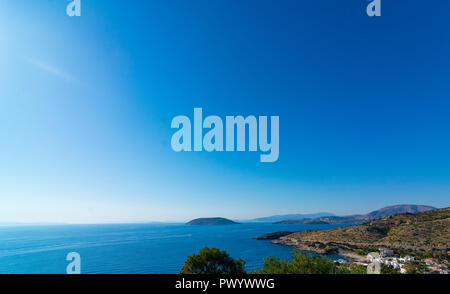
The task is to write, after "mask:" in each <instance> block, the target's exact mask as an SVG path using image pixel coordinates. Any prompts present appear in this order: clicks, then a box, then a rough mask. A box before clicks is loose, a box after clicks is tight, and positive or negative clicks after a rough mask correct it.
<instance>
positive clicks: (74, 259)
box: [66, 252, 81, 275]
mask: <svg viewBox="0 0 450 294" xmlns="http://www.w3.org/2000/svg"><path fill="white" fill-rule="evenodd" d="M66 260H67V261H70V263H69V264H68V265H67V267H66V273H67V274H68V275H79V274H81V256H80V254H79V253H78V252H70V253H69V254H67V256H66Z"/></svg>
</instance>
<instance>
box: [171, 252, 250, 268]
mask: <svg viewBox="0 0 450 294" xmlns="http://www.w3.org/2000/svg"><path fill="white" fill-rule="evenodd" d="M244 265H245V261H244V260H242V259H235V258H231V257H230V255H229V254H228V253H227V252H226V251H221V250H220V249H218V248H208V247H205V248H203V249H202V250H200V252H199V253H198V254H195V253H194V254H192V255H190V256H188V258H187V260H186V262H185V263H184V266H183V268H181V270H180V274H245V269H244Z"/></svg>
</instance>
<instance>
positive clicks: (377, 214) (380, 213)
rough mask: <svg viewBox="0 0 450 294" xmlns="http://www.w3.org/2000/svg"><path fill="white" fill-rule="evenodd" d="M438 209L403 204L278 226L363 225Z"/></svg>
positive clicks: (302, 220) (279, 222)
mask: <svg viewBox="0 0 450 294" xmlns="http://www.w3.org/2000/svg"><path fill="white" fill-rule="evenodd" d="M433 209H436V208H435V207H432V206H426V205H414V204H403V205H394V206H388V207H384V208H381V209H378V210H375V211H372V212H370V213H367V214H357V215H348V216H321V217H314V218H303V219H285V220H281V221H277V222H275V223H277V224H363V223H365V222H368V221H370V220H376V219H380V218H384V217H387V216H392V215H396V214H399V213H416V212H425V211H429V210H433Z"/></svg>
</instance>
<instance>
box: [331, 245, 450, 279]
mask: <svg viewBox="0 0 450 294" xmlns="http://www.w3.org/2000/svg"><path fill="white" fill-rule="evenodd" d="M339 262H340V263H342V262H345V261H343V260H339ZM359 263H360V264H361V265H364V266H368V265H370V264H374V263H379V264H380V265H381V264H384V265H386V266H389V267H392V268H394V269H398V270H400V273H402V274H406V273H407V264H408V263H411V264H412V263H414V264H416V265H419V267H418V268H419V271H420V273H422V274H449V273H450V269H449V264H448V261H445V260H443V261H440V260H438V259H436V258H424V259H419V258H415V257H413V256H409V255H406V256H398V255H395V254H394V252H393V251H392V250H390V249H386V248H380V249H379V250H378V252H370V253H369V254H367V256H366V262H359Z"/></svg>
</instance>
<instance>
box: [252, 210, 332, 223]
mask: <svg viewBox="0 0 450 294" xmlns="http://www.w3.org/2000/svg"><path fill="white" fill-rule="evenodd" d="M325 216H334V214H332V213H328V212H319V213H313V214H283V215H272V216H268V217H260V218H255V219H252V220H249V221H250V222H268V223H273V222H281V221H285V220H302V219H307V218H309V219H311V218H318V217H325Z"/></svg>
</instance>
